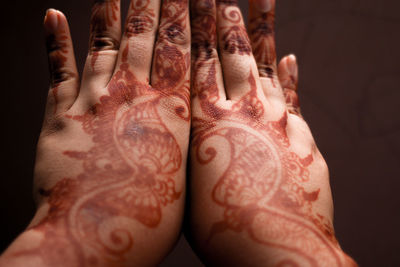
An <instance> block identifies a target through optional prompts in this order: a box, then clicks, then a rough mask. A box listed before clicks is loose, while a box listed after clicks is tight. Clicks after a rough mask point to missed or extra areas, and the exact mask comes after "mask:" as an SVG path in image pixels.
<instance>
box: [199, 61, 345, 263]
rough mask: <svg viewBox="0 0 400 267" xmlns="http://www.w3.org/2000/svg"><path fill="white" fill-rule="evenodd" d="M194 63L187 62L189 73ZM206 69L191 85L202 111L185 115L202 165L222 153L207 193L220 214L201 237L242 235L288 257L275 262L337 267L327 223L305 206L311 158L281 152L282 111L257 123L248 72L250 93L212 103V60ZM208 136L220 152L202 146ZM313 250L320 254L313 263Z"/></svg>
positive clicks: (284, 140) (314, 195) (259, 111)
mask: <svg viewBox="0 0 400 267" xmlns="http://www.w3.org/2000/svg"><path fill="white" fill-rule="evenodd" d="M200 65H201V63H197V64H196V65H195V66H194V73H196V68H198V67H199V66H200ZM201 66H202V65H201ZM208 73H209V74H210V75H208V76H206V77H204V79H203V81H202V82H200V81H199V82H197V83H196V84H195V88H194V92H195V95H194V98H196V100H197V101H199V102H200V107H201V109H202V111H203V114H204V115H205V116H204V117H203V118H197V117H194V118H193V120H192V147H193V149H194V152H195V155H196V159H197V161H198V162H199V163H200V164H203V165H206V164H209V163H210V162H212V161H213V160H214V159H215V158H216V157H217V156H218V154H221V155H222V154H224V153H227V154H228V155H230V160H229V163H228V164H227V167H226V169H225V171H224V172H223V174H222V175H221V176H220V177H219V178H218V181H217V182H216V184H215V185H214V187H213V191H212V195H211V197H212V200H213V201H214V202H215V203H216V204H217V205H219V206H221V207H223V208H224V213H223V215H222V218H221V220H220V221H217V222H215V223H214V225H213V227H212V229H211V232H210V237H209V240H208V241H209V242H212V238H213V237H214V236H215V235H217V234H219V233H223V232H225V231H228V230H230V231H234V232H238V233H240V232H246V233H248V236H249V237H250V238H251V239H252V240H254V241H255V242H257V243H259V244H263V245H266V246H269V247H271V248H276V249H281V250H284V251H286V252H287V253H288V254H289V255H291V256H289V258H290V259H285V260H281V265H282V266H284V263H285V262H291V261H292V260H293V259H301V260H302V261H306V262H308V263H309V264H310V266H323V265H324V264H325V263H329V264H328V265H329V266H341V265H342V261H341V258H340V257H339V255H338V254H337V252H336V251H337V249H338V245H337V241H336V240H335V238H334V233H333V230H332V229H333V228H332V225H331V223H330V222H328V221H327V220H326V219H325V218H324V217H323V216H321V215H319V214H316V213H315V212H314V210H313V204H314V203H315V202H316V201H317V200H318V198H319V193H320V192H319V189H318V190H315V191H311V192H309V191H307V190H305V188H304V183H307V182H309V181H310V173H309V170H308V167H309V166H310V165H311V164H312V162H313V157H312V155H309V156H307V157H305V158H300V157H299V156H298V155H297V154H295V153H293V152H290V150H289V147H290V142H289V139H288V137H287V135H286V130H285V129H286V123H287V113H284V115H283V116H282V118H281V119H280V120H278V121H270V122H267V123H264V122H263V120H262V117H263V115H264V109H263V106H262V105H261V104H260V103H259V100H258V99H257V95H256V84H255V82H254V77H253V75H252V73H250V76H249V79H248V80H249V84H250V87H251V90H250V91H249V92H248V93H247V94H246V95H245V96H243V97H242V99H241V100H239V101H238V102H237V103H236V104H235V105H234V106H232V108H231V109H230V110H225V109H223V108H220V107H217V104H216V101H215V99H217V98H218V97H217V92H218V91H217V89H216V88H215V87H216V84H217V83H216V77H215V65H213V64H211V66H210V67H209V72H208ZM212 75H214V76H212ZM212 84H214V86H211V85H212ZM224 121H225V122H224ZM218 125H224V126H223V127H222V128H220V127H219V126H218ZM227 125H230V126H229V127H227ZM213 138H217V140H218V142H224V143H225V145H224V146H223V147H229V149H228V151H225V152H224V151H217V150H216V149H215V148H214V147H213V146H210V145H208V144H209V140H212V139H213ZM265 225H268V227H264V226H265ZM261 226H263V227H261ZM268 229H269V230H268ZM304 240H307V241H304ZM314 254H318V255H320V257H319V259H318V260H315V259H314V257H313V255H314ZM294 262H297V260H296V261H294ZM279 264H280V263H279V262H276V265H278V266H279ZM293 266H296V265H293Z"/></svg>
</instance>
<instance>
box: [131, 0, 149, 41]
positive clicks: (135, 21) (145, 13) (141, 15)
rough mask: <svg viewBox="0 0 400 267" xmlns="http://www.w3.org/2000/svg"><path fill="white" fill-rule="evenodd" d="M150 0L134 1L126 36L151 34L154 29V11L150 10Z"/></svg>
mask: <svg viewBox="0 0 400 267" xmlns="http://www.w3.org/2000/svg"><path fill="white" fill-rule="evenodd" d="M149 4H150V1H149V0H132V1H131V4H130V11H129V16H128V18H127V20H126V25H125V34H126V35H127V36H128V37H131V36H134V35H137V34H140V33H145V32H150V31H151V30H152V29H153V27H154V17H155V13H154V10H152V9H149V8H148V6H149Z"/></svg>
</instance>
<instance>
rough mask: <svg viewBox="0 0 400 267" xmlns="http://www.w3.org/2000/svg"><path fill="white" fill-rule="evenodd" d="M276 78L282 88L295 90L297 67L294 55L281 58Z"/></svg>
mask: <svg viewBox="0 0 400 267" xmlns="http://www.w3.org/2000/svg"><path fill="white" fill-rule="evenodd" d="M278 77H279V81H280V83H281V85H282V87H283V88H285V89H292V90H295V91H296V90H297V83H298V66H297V59H296V56H295V55H293V54H290V55H288V56H285V57H284V58H282V60H281V61H280V62H279V66H278Z"/></svg>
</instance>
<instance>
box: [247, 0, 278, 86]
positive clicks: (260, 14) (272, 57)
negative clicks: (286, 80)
mask: <svg viewBox="0 0 400 267" xmlns="http://www.w3.org/2000/svg"><path fill="white" fill-rule="evenodd" d="M274 27H275V0H250V3H249V36H250V40H251V45H252V48H253V54H254V57H255V59H256V62H257V67H258V71H259V74H260V77H267V78H270V79H275V78H276V74H277V66H276V50H275V29H274Z"/></svg>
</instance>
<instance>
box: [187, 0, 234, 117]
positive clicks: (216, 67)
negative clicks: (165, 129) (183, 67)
mask: <svg viewBox="0 0 400 267" xmlns="http://www.w3.org/2000/svg"><path fill="white" fill-rule="evenodd" d="M191 27H192V87H191V90H192V113H193V116H194V117H200V116H202V115H210V116H214V115H216V114H218V112H214V111H213V110H215V105H218V104H219V103H221V102H223V101H225V100H226V94H225V89H224V84H223V80H222V69H221V64H220V61H219V58H218V52H217V43H218V41H217V10H216V4H215V1H208V0H197V1H192V2H191ZM201 107H203V108H201ZM204 107H207V108H204ZM210 107H213V108H210ZM202 110H204V112H205V113H209V114H204V113H202V112H201V111H202Z"/></svg>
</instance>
